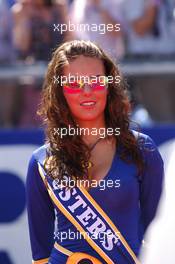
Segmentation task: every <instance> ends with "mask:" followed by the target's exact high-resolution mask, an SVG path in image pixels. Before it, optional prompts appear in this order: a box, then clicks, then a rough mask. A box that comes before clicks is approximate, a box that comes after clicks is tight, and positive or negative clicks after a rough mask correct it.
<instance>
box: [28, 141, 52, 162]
mask: <svg viewBox="0 0 175 264" xmlns="http://www.w3.org/2000/svg"><path fill="white" fill-rule="evenodd" d="M48 147H49V144H44V145H42V146H40V147H39V148H37V149H36V150H34V152H33V153H32V158H33V159H35V161H36V162H41V163H43V162H44V160H45V158H46V154H47V151H48Z"/></svg>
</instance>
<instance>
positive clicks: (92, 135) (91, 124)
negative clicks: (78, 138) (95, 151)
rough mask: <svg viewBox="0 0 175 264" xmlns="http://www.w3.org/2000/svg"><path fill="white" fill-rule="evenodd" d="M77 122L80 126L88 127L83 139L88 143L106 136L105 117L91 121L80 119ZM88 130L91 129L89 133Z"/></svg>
mask: <svg viewBox="0 0 175 264" xmlns="http://www.w3.org/2000/svg"><path fill="white" fill-rule="evenodd" d="M77 124H78V126H79V127H80V128H84V129H86V133H82V139H83V141H84V142H85V143H86V144H87V145H92V144H94V143H95V142H96V141H97V140H98V139H99V138H100V137H101V138H103V137H104V133H105V132H104V130H105V128H106V125H105V120H104V118H101V119H98V120H90V121H85V120H78V121H77ZM100 129H101V130H100ZM87 131H89V133H87ZM88 134H89V135H88Z"/></svg>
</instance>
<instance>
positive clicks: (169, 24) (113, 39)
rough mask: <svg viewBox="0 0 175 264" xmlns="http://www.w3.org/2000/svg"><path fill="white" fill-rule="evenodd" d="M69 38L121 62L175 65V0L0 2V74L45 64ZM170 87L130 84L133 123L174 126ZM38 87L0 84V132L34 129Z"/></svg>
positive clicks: (157, 81)
mask: <svg viewBox="0 0 175 264" xmlns="http://www.w3.org/2000/svg"><path fill="white" fill-rule="evenodd" d="M61 25H62V26H61ZM83 25H84V26H83ZM72 39H86V40H91V41H95V42H96V43H98V44H100V46H102V48H103V49H104V50H105V51H106V52H107V53H108V54H109V55H110V56H111V57H112V58H113V59H115V60H116V61H119V62H121V63H126V62H132V61H138V62H139V63H143V61H144V60H160V63H161V61H162V60H164V59H168V60H174V61H175V0H72V1H68V0H67V1H66V0H55V1H54V0H16V1H15V0H0V71H1V69H2V67H6V68H8V67H15V65H17V64H19V63H23V64H24V65H29V64H30V65H31V64H34V63H38V62H43V63H45V64H46V65H47V63H48V61H49V60H50V58H51V54H52V52H53V50H54V49H55V48H56V47H57V46H58V45H60V44H61V43H63V42H64V41H67V40H72ZM174 85H175V80H172V79H170V80H167V79H163V78H148V77H147V78H146V79H144V78H143V79H140V80H138V81H135V82H134V83H133V82H132V81H131V84H130V90H131V92H133V94H134V96H132V98H133V101H134V104H133V105H134V106H135V109H134V111H133V116H134V118H135V119H136V121H138V122H139V120H140V121H143V120H144V122H145V124H150V123H153V122H161V121H163V122H173V121H175V106H174V101H173V98H175V88H174ZM41 87H42V82H38V81H37V80H35V79H33V80H32V81H31V82H28V83H25V82H22V83H20V82H19V83H14V82H12V81H11V80H10V79H7V80H4V79H3V80H1V79H0V127H7V128H8V127H13V126H15V127H35V126H38V125H39V123H40V120H38V119H37V118H36V114H35V112H36V109H37V104H38V102H39V98H40V92H41ZM156 100H157V101H156Z"/></svg>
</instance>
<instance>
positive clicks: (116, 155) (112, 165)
mask: <svg viewBox="0 0 175 264" xmlns="http://www.w3.org/2000/svg"><path fill="white" fill-rule="evenodd" d="M117 157H118V147H117V148H116V151H115V153H114V156H113V158H112V163H111V166H110V168H109V170H108V172H107V173H106V175H105V176H104V177H103V178H102V179H100V180H98V183H97V184H96V185H97V186H96V187H90V188H89V189H88V192H91V190H96V189H99V188H101V187H100V186H99V182H100V181H106V180H107V179H108V178H109V177H110V176H111V173H112V171H113V169H114V166H115V164H116V159H117Z"/></svg>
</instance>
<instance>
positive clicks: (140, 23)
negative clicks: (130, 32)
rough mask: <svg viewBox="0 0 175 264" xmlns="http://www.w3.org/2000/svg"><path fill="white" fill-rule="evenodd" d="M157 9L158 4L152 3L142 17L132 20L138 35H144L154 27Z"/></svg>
mask: <svg viewBox="0 0 175 264" xmlns="http://www.w3.org/2000/svg"><path fill="white" fill-rule="evenodd" d="M157 10H158V6H156V5H151V6H149V7H147V8H146V9H145V12H144V14H143V16H142V17H140V18H138V19H136V20H134V21H133V22H132V27H133V29H134V31H135V32H136V33H137V34H138V35H140V36H142V35H144V34H145V33H147V32H149V31H150V30H151V29H152V28H153V26H154V22H155V18H156V14H157Z"/></svg>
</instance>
